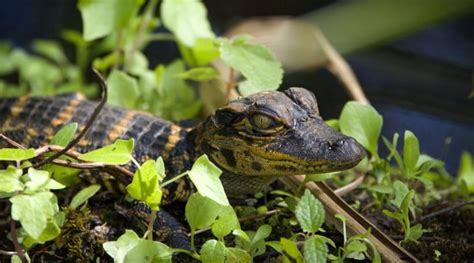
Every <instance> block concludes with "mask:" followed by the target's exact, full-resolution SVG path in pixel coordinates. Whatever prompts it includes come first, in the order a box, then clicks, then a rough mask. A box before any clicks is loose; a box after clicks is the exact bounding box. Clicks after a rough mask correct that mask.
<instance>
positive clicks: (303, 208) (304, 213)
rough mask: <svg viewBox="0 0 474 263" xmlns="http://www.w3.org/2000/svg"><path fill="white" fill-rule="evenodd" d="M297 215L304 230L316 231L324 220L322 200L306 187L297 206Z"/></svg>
mask: <svg viewBox="0 0 474 263" xmlns="http://www.w3.org/2000/svg"><path fill="white" fill-rule="evenodd" d="M295 216H296V219H297V220H298V222H299V223H300V225H301V228H302V229H303V230H304V231H306V232H310V233H315V232H317V231H318V230H319V228H320V227H321V225H322V224H323V222H324V216H325V211H324V207H323V205H322V204H321V202H320V201H319V200H318V199H316V197H314V195H313V194H312V193H311V192H310V191H309V190H308V189H306V190H305V191H304V195H303V197H301V200H300V201H299V202H298V205H297V206H296V210H295Z"/></svg>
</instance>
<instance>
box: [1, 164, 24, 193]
mask: <svg viewBox="0 0 474 263" xmlns="http://www.w3.org/2000/svg"><path fill="white" fill-rule="evenodd" d="M21 174H22V171H21V169H16V168H15V167H13V166H11V165H10V166H8V167H7V169H6V170H0V193H11V194H14V193H15V192H16V191H22V190H23V189H24V188H25V186H24V185H23V183H22V182H21V180H20V176H21ZM4 197H7V196H4Z"/></svg>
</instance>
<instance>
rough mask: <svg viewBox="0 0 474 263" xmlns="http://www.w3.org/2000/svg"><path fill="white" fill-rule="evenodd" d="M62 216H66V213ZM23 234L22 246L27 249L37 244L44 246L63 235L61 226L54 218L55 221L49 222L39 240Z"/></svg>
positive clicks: (50, 220)
mask: <svg viewBox="0 0 474 263" xmlns="http://www.w3.org/2000/svg"><path fill="white" fill-rule="evenodd" d="M60 213H61V212H60ZM60 213H58V214H60ZM61 214H64V213H61ZM21 232H23V233H24V234H23V235H24V237H23V241H22V244H23V245H24V246H25V247H27V248H29V247H32V246H33V245H35V244H44V243H45V242H48V241H50V240H53V239H55V238H56V237H57V236H58V235H59V233H61V228H60V226H59V224H58V223H57V222H56V220H55V219H54V218H53V219H49V220H48V223H47V225H46V228H45V229H44V230H43V232H42V233H41V235H40V236H39V238H38V239H34V238H33V237H31V236H29V235H28V233H26V231H21Z"/></svg>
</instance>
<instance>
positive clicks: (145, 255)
mask: <svg viewBox="0 0 474 263" xmlns="http://www.w3.org/2000/svg"><path fill="white" fill-rule="evenodd" d="M172 255H173V251H172V249H170V248H169V247H168V246H166V245H165V244H163V243H160V242H158V241H153V240H148V239H140V240H138V242H137V244H136V245H135V246H134V247H133V248H131V249H130V250H129V251H128V252H127V255H126V257H125V261H124V262H125V263H135V262H150V263H152V262H153V263H155V262H156V263H162V262H163V263H164V262H169V263H171V257H172Z"/></svg>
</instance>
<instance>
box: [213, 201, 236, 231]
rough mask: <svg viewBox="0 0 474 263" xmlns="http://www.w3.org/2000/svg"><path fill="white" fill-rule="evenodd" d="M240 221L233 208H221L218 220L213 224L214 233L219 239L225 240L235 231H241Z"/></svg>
mask: <svg viewBox="0 0 474 263" xmlns="http://www.w3.org/2000/svg"><path fill="white" fill-rule="evenodd" d="M239 228H240V224H239V219H238V218H237V215H236V214H235V212H234V209H233V208H232V206H223V207H221V208H220V212H219V215H218V216H217V220H216V221H215V222H214V224H212V233H213V234H214V236H216V237H218V238H224V237H225V236H227V235H228V234H230V233H231V232H232V231H233V230H235V229H239Z"/></svg>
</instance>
